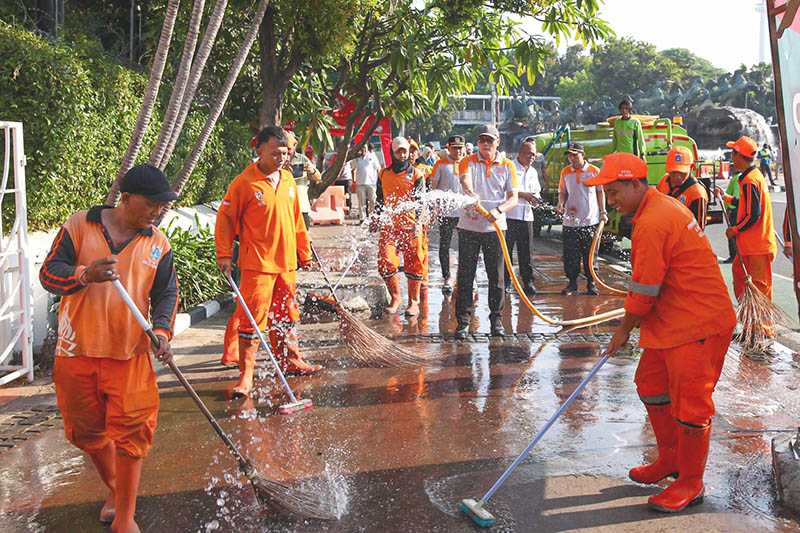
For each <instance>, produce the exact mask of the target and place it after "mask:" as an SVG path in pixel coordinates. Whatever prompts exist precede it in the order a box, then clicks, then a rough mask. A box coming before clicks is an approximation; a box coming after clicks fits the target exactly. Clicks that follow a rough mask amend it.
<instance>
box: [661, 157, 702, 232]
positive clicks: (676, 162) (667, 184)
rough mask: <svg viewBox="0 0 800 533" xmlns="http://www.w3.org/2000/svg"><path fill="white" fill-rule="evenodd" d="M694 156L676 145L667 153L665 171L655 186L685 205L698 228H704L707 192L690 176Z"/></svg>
mask: <svg viewBox="0 0 800 533" xmlns="http://www.w3.org/2000/svg"><path fill="white" fill-rule="evenodd" d="M693 164H694V157H693V156H692V152H690V151H689V149H688V148H685V147H683V146H676V147H674V148H672V149H671V150H670V151H669V152H668V153H667V164H666V170H667V173H666V174H664V177H663V178H661V181H660V182H659V183H658V186H657V187H656V188H657V189H658V191H659V192H663V193H664V194H668V195H669V196H672V197H673V198H675V199H677V200H678V201H679V202H680V203H682V204H683V205H685V206H686V207H687V208H688V209H689V211H691V212H692V214H693V215H694V218H695V220H697V224H698V225H699V226H700V229H705V228H706V213H707V212H708V193H707V192H706V188H705V187H704V186H703V184H702V183H700V182H699V181H697V179H696V178H694V177H693V176H691V175H690V174H691V171H692V165H693Z"/></svg>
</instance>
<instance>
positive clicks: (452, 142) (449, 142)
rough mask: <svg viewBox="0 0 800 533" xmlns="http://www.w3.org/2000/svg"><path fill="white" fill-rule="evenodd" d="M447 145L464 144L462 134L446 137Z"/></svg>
mask: <svg viewBox="0 0 800 533" xmlns="http://www.w3.org/2000/svg"><path fill="white" fill-rule="evenodd" d="M447 146H464V136H463V135H451V136H450V138H449V139H447Z"/></svg>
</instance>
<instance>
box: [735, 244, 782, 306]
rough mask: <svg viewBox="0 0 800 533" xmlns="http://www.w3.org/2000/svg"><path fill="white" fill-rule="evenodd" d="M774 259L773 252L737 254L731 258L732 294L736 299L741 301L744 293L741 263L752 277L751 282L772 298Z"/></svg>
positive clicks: (743, 274)
mask: <svg viewBox="0 0 800 533" xmlns="http://www.w3.org/2000/svg"><path fill="white" fill-rule="evenodd" d="M774 260H775V256H774V255H773V254H762V255H741V254H739V255H737V256H736V258H735V259H734V260H733V265H732V273H733V294H735V295H736V300H737V301H741V299H742V293H744V285H745V277H746V276H745V273H744V268H742V263H744V267H745V268H746V269H747V273H748V274H750V277H751V278H753V283H754V284H755V286H756V287H757V288H758V290H759V291H761V292H762V293H763V294H764V295H766V296H767V297H768V298H769V299H770V300H772V262H773V261H774Z"/></svg>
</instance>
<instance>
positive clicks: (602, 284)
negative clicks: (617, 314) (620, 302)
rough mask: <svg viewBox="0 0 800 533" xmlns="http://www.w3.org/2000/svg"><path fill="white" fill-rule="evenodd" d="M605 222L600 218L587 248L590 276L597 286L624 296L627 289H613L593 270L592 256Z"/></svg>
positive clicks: (598, 245)
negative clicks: (590, 244)
mask: <svg viewBox="0 0 800 533" xmlns="http://www.w3.org/2000/svg"><path fill="white" fill-rule="evenodd" d="M605 225H606V223H605V222H603V221H602V220H601V221H600V223H599V224H598V225H597V231H595V233H594V238H593V239H592V246H591V247H590V248H589V274H590V275H591V276H592V279H593V280H594V282H595V283H596V284H597V286H598V287H600V288H601V289H604V290H606V291H608V292H610V293H611V294H619V295H622V296H625V295H627V294H628V291H623V290H621V289H615V288H614V287H611V286H610V285H606V284H605V282H603V280H602V279H600V276H598V275H597V272H595V270H594V258H595V256H596V255H597V250H598V249H599V248H600V240H601V239H602V237H603V228H604V227H605Z"/></svg>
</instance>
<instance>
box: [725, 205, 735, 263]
mask: <svg viewBox="0 0 800 533" xmlns="http://www.w3.org/2000/svg"><path fill="white" fill-rule="evenodd" d="M727 211H728V220H730V221H731V223H732V224H735V223H736V209H728V210H727ZM736 254H737V251H736V237H734V238H732V239H728V258H730V259H733V258H734V257H736Z"/></svg>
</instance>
